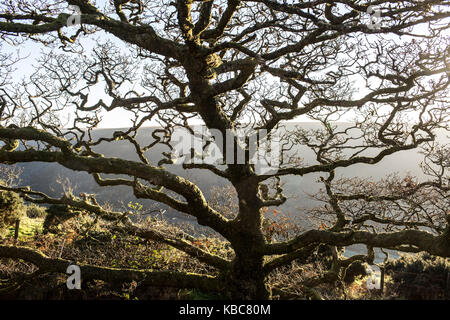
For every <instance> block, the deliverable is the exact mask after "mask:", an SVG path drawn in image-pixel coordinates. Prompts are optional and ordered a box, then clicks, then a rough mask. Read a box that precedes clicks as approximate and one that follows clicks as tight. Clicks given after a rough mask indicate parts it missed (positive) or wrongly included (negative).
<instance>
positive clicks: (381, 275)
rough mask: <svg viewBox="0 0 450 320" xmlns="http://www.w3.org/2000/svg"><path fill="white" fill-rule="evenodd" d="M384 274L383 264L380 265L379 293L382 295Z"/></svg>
mask: <svg viewBox="0 0 450 320" xmlns="http://www.w3.org/2000/svg"><path fill="white" fill-rule="evenodd" d="M384 274H385V270H384V266H383V267H380V294H381V295H383V292H384Z"/></svg>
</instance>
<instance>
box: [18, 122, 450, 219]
mask: <svg viewBox="0 0 450 320" xmlns="http://www.w3.org/2000/svg"><path fill="white" fill-rule="evenodd" d="M342 125H345V124H342ZM294 126H300V127H302V128H305V129H319V128H320V127H319V125H317V124H313V123H295V124H289V126H288V128H290V129H293V128H294ZM154 129H155V128H143V129H142V130H141V131H140V134H139V136H138V141H140V142H145V143H147V144H148V143H150V142H152V141H153V137H152V136H151V133H152V132H153V130H154ZM116 130H117V129H99V130H96V131H95V132H94V135H95V136H96V137H111V136H112V134H113V132H114V131H116ZM439 139H440V140H441V141H444V140H445V141H447V142H448V137H446V136H445V135H441V136H440V137H439ZM294 150H295V152H296V153H297V154H298V155H301V157H303V158H304V159H305V163H306V164H314V163H315V160H314V159H315V157H314V154H313V153H312V152H311V151H310V150H307V149H306V148H305V147H304V146H297V147H295V148H294ZM95 151H97V152H100V153H102V154H104V155H105V157H120V158H124V159H129V160H137V159H138V157H137V156H136V154H135V152H134V148H133V147H132V145H131V144H130V143H129V142H128V141H116V142H114V143H102V144H100V145H99V146H98V147H97V148H96V149H95ZM164 151H169V149H168V148H167V147H166V146H162V145H157V146H156V147H155V148H152V149H151V150H150V151H149V152H148V153H147V156H148V157H149V159H150V160H151V161H152V162H153V163H157V162H158V161H159V160H160V159H161V158H162V155H161V154H162V152H164ZM421 160H422V155H420V154H418V152H417V150H413V151H405V152H400V153H397V154H394V155H393V156H390V157H388V158H386V159H384V160H383V161H381V162H380V163H379V164H377V165H355V166H352V167H350V168H345V169H339V170H337V174H338V175H343V176H346V177H352V176H359V177H361V176H362V177H372V178H375V179H376V178H380V177H383V176H385V175H386V174H389V173H394V172H400V173H403V174H405V173H407V172H410V173H411V174H414V175H417V176H419V177H421V178H423V175H422V173H421V171H420V169H419V166H418V164H419V163H420V161H421ZM22 167H23V169H24V173H23V176H22V184H23V185H29V186H31V187H32V188H33V189H35V190H39V191H43V192H46V193H49V194H50V195H52V196H59V195H60V194H61V187H60V185H59V184H58V183H57V179H58V177H61V178H68V179H69V180H70V181H71V183H72V185H73V186H74V187H75V193H78V192H87V193H95V194H97V197H98V199H99V200H100V201H101V202H104V201H108V202H110V203H112V204H114V205H115V206H116V207H118V208H120V203H121V202H122V203H125V204H126V203H128V202H129V201H138V202H140V203H142V204H144V207H147V208H149V207H152V205H153V203H152V201H149V200H145V201H143V200H136V199H135V198H134V196H133V194H132V192H131V190H130V189H129V188H128V187H108V188H100V187H99V186H98V185H97V184H96V183H95V182H94V180H93V178H92V177H91V176H90V175H89V174H87V173H82V172H74V171H71V170H68V169H65V168H63V167H61V166H60V165H58V164H48V163H38V162H36V163H26V164H23V165H22ZM166 168H168V169H169V171H171V172H174V173H176V174H179V175H181V176H183V177H187V178H189V179H190V180H192V181H194V182H196V183H197V184H198V185H199V187H200V188H201V189H202V190H203V192H204V193H205V195H206V197H209V196H210V191H211V189H212V188H213V187H214V186H219V187H220V186H225V185H226V184H227V181H226V180H225V179H223V178H221V177H218V176H215V175H214V174H212V173H210V172H209V171H207V170H187V171H186V170H184V169H183V168H182V167H181V166H180V165H179V164H177V165H168V166H166ZM319 176H320V174H311V175H307V176H305V177H298V176H289V177H284V178H283V180H282V181H283V182H284V188H285V194H286V195H288V196H289V197H290V198H289V200H288V201H287V202H286V203H285V204H284V205H283V206H281V211H282V212H283V213H288V212H289V213H290V214H291V215H293V216H297V217H301V216H302V211H303V209H304V208H307V207H311V206H313V205H315V203H314V201H312V200H311V199H310V198H308V196H307V195H306V192H309V193H313V192H315V191H317V190H318V189H319V188H320V186H319V184H318V183H317V179H318V177H319ZM166 215H167V216H168V217H169V218H170V217H177V218H183V219H186V218H187V217H186V215H184V214H181V215H180V214H178V213H174V212H172V211H170V210H168V212H167V213H166ZM305 223H306V221H305Z"/></svg>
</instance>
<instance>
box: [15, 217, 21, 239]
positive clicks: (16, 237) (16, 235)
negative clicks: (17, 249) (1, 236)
mask: <svg viewBox="0 0 450 320" xmlns="http://www.w3.org/2000/svg"><path fill="white" fill-rule="evenodd" d="M19 227H20V219H17V220H16V227H15V229H14V242H17V239H19Z"/></svg>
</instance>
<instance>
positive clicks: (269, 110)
mask: <svg viewBox="0 0 450 320" xmlns="http://www.w3.org/2000/svg"><path fill="white" fill-rule="evenodd" d="M97 2H98V3H94V2H93V1H87V0H66V1H39V2H37V1H32V0H24V1H20V2H12V1H5V2H3V3H2V5H1V6H0V34H1V37H2V39H3V40H4V41H5V42H7V43H9V44H10V45H13V46H17V47H19V48H20V47H21V46H25V45H26V44H27V43H28V41H32V42H33V43H34V44H33V45H36V46H37V45H38V44H42V45H43V46H45V47H47V48H50V49H52V50H51V51H50V50H49V49H46V51H45V53H46V55H45V56H43V57H42V58H41V61H40V62H41V63H40V66H39V67H38V68H37V69H36V70H35V71H34V72H33V74H32V75H31V76H30V78H29V79H26V80H24V81H23V83H21V85H20V86H18V85H13V84H12V82H11V81H12V80H11V78H10V76H11V75H12V70H11V67H12V63H13V62H14V59H13V57H12V56H10V55H7V54H6V52H5V54H3V55H2V56H1V59H2V61H3V63H2V66H3V65H5V66H6V68H3V67H2V71H1V73H0V76H1V79H2V80H1V81H2V82H1V83H2V86H1V88H0V96H1V98H0V115H1V120H0V121H1V122H0V124H1V128H0V139H1V140H2V141H3V142H4V144H3V146H2V148H1V150H0V162H2V163H5V164H13V163H23V162H32V161H41V162H56V163H59V164H60V165H62V166H64V167H66V168H69V169H72V170H77V171H84V172H88V173H90V174H92V175H93V177H94V178H95V181H96V182H97V183H98V184H99V185H100V186H104V187H109V186H118V185H123V186H128V187H130V188H132V189H133V191H134V194H135V196H136V197H138V198H146V199H152V200H155V201H158V202H161V203H163V204H165V205H168V206H170V207H171V208H173V209H175V210H177V211H180V212H182V213H185V214H188V215H191V216H193V217H195V218H196V219H197V222H198V223H199V224H200V225H203V226H206V227H209V228H211V229H212V230H214V231H215V232H217V233H218V234H220V235H221V236H223V237H224V238H225V239H226V240H227V241H229V243H230V245H231V247H232V248H233V250H234V253H235V255H234V257H233V258H232V259H231V260H229V259H226V258H224V257H221V256H217V255H214V254H211V253H208V252H206V251H204V250H202V249H199V248H198V247H196V246H194V245H193V241H194V240H195V239H190V238H183V237H181V236H179V235H165V234H162V233H160V232H159V231H158V230H152V229H148V228H145V229H143V228H140V227H139V226H137V225H136V224H134V223H133V222H132V221H131V220H130V219H129V218H128V217H127V215H126V214H123V213H121V212H112V211H108V210H105V209H104V208H103V207H102V206H100V205H99V204H98V203H97V202H96V200H95V199H93V198H89V199H82V198H81V197H76V196H66V197H63V198H61V199H55V198H50V197H48V196H47V195H45V194H42V193H40V192H38V191H32V190H29V189H27V188H8V187H7V186H4V187H3V188H2V189H3V190H9V191H16V192H19V193H20V194H21V195H22V196H23V197H24V198H25V199H26V200H28V201H34V202H41V203H50V204H62V205H69V206H71V207H74V208H80V209H83V210H88V211H90V212H94V213H96V214H97V215H98V216H99V217H100V218H104V219H112V220H117V221H120V223H121V225H122V227H123V228H125V230H127V232H129V233H132V234H137V235H139V236H140V237H143V238H149V239H154V240H158V241H163V242H165V243H168V244H170V245H172V246H174V247H175V248H177V249H180V250H183V251H185V252H187V253H188V254H190V255H192V256H194V257H196V258H197V259H199V260H200V261H202V262H204V263H207V264H209V265H211V266H213V267H215V268H217V270H218V273H217V276H215V277H213V276H206V275H200V274H183V273H174V272H156V271H149V270H142V271H130V270H120V269H106V268H102V267H93V266H81V270H82V273H83V275H85V276H87V277H91V278H97V279H102V280H106V281H128V280H131V279H145V281H146V282H147V283H148V284H152V285H161V286H180V287H196V288H202V289H205V290H221V289H222V288H223V287H224V286H225V287H226V289H227V291H228V293H229V295H230V296H231V297H233V298H244V299H248V298H259V299H261V298H263V299H265V298H269V297H270V295H271V288H269V287H268V286H267V282H266V280H267V277H268V276H269V275H270V273H271V272H272V271H273V270H275V269H277V268H281V267H283V266H284V265H286V264H289V263H290V262H291V261H293V260H296V259H301V258H302V257H303V258H304V257H307V256H309V255H310V254H311V253H312V252H313V251H314V250H316V248H317V247H318V246H319V245H320V244H326V245H329V246H331V252H332V256H333V263H332V265H331V269H330V270H329V271H328V272H327V273H325V274H323V275H322V276H321V277H318V278H314V279H309V280H307V281H305V282H304V283H303V284H302V285H303V288H304V289H305V290H306V291H307V290H308V289H309V288H312V287H314V286H316V285H318V284H320V283H322V282H332V281H335V280H336V279H339V278H342V276H343V275H344V274H345V270H346V268H347V267H349V266H350V265H351V264H352V263H353V262H355V261H366V262H370V261H373V258H374V248H375V247H380V248H389V249H395V250H401V251H413V252H417V251H427V252H429V253H430V254H433V255H438V256H442V257H449V256H450V246H449V240H450V235H449V232H450V229H449V228H450V227H449V223H450V215H449V209H448V208H449V205H448V191H449V176H448V167H449V164H448V159H449V157H448V154H449V148H448V146H438V145H437V144H436V142H435V140H436V132H437V130H439V129H441V130H442V129H443V130H448V117H449V108H448V84H449V77H450V73H449V54H450V47H449V37H448V26H449V24H448V18H449V16H450V11H449V4H450V3H449V2H448V1H438V0H429V1H428V0H425V1H413V0H410V1H396V2H392V1H384V0H380V1H375V2H373V1H346V0H342V1H329V0H324V1H321V0H319V1H301V2H297V1H274V0H253V1H237V0H228V1H212V0H211V1H195V0H177V1H174V2H170V1H139V0H114V1H108V2H101V1H97ZM67 5H75V6H78V7H79V8H80V10H81V17H80V18H81V25H78V26H76V27H70V28H68V27H67V21H68V19H69V18H70V16H71V14H70V13H68V12H69V11H68V10H67ZM370 5H374V6H376V8H377V9H379V10H380V17H381V21H380V26H379V27H378V26H377V25H376V24H374V23H371V22H370V21H371V20H370V19H371V17H370V16H369V15H367V14H366V12H368V10H369V6H370ZM72 20H73V19H72ZM96 35H97V36H98V38H97V39H98V40H97V41H98V43H96V42H95V41H88V40H89V39H96V38H95V37H96ZM102 87H103V88H104V92H105V94H104V96H102V97H98V95H96V94H95V92H96V89H99V88H102ZM119 108H121V109H125V110H127V111H129V112H130V114H132V115H133V121H132V125H131V126H130V127H129V128H126V129H124V130H120V131H116V132H114V134H113V135H112V136H110V137H101V138H95V137H94V136H93V134H92V132H93V129H94V128H95V127H96V126H97V125H98V124H99V123H100V122H101V116H102V115H104V114H105V112H106V113H107V112H113V111H115V110H117V109H119ZM70 112H73V114H74V115H75V116H74V117H67V114H69V113H70ZM345 115H351V118H352V120H353V121H352V123H351V124H349V125H346V126H344V127H342V126H339V125H336V124H334V123H335V122H337V121H338V120H340V119H343V117H344V116H345ZM301 116H303V117H308V118H311V119H314V120H316V121H318V122H319V123H321V124H322V129H320V130H315V131H308V130H305V129H304V128H296V129H295V130H293V131H292V132H287V131H283V132H285V133H286V134H285V135H284V137H283V145H284V149H285V151H286V156H283V162H282V163H281V165H280V168H279V170H277V171H276V172H274V173H265V174H258V172H257V171H256V170H255V166H254V165H252V164H251V163H250V162H249V159H248V158H247V159H245V161H244V163H243V164H227V165H226V166H214V165H211V164H205V163H200V164H199V163H185V164H184V168H185V169H186V170H189V169H194V168H195V169H204V170H209V171H211V172H212V173H214V174H216V175H218V176H220V177H222V178H225V179H227V180H228V181H230V183H231V184H232V185H233V187H234V189H235V191H236V194H237V197H238V212H237V214H236V216H235V217H232V218H230V217H225V216H224V215H223V214H221V212H220V211H217V210H215V209H214V208H213V207H212V206H211V205H210V204H209V203H208V201H207V200H206V199H205V197H204V195H203V193H202V191H201V190H200V189H199V187H198V186H196V185H195V184H194V183H192V182H191V181H189V180H187V179H185V178H182V177H180V176H177V175H175V174H173V173H170V172H169V171H168V170H167V169H166V168H165V167H164V166H163V165H164V164H167V163H170V162H171V161H172V159H171V158H170V156H169V158H168V159H165V161H160V162H159V163H152V162H151V161H150V160H149V159H148V154H149V153H150V152H151V151H152V148H153V147H154V146H155V145H157V144H165V145H167V146H172V145H173V143H174V141H172V140H171V137H172V134H173V132H174V130H175V129H176V128H179V127H183V128H186V129H189V130H191V132H192V126H191V123H192V122H190V120H194V119H195V120H201V122H202V123H203V124H204V125H205V126H206V127H207V128H209V129H214V130H218V131H219V132H220V133H221V134H222V136H225V135H226V132H227V130H231V131H232V132H233V135H234V137H233V138H234V140H238V134H237V131H238V130H239V129H242V128H246V129H247V130H250V129H253V130H255V129H265V130H267V132H268V133H269V134H270V133H271V132H274V131H275V130H278V129H279V128H280V126H283V124H285V122H286V121H287V120H291V119H299V117H301ZM300 119H301V118H300ZM347 119H348V118H347ZM152 120H153V121H158V122H159V123H160V124H161V129H159V130H157V131H155V132H154V134H153V138H154V141H153V142H152V143H149V144H146V145H141V144H140V143H138V141H137V139H136V136H137V133H138V131H139V129H140V128H141V127H143V126H144V125H146V124H148V123H150V121H152ZM286 130H287V129H286ZM117 140H127V141H129V142H130V144H132V145H133V147H134V149H135V150H136V154H137V156H138V159H139V160H138V161H131V160H125V159H118V158H113V157H105V156H103V155H101V154H98V153H96V152H95V147H96V146H98V145H99V144H100V143H114V141H117ZM214 143H216V144H218V147H219V148H222V150H223V151H224V153H225V151H226V150H224V149H223V145H220V143H218V142H217V141H216V142H214ZM292 145H296V146H298V145H302V146H305V147H307V148H308V149H309V150H310V151H312V152H314V154H315V158H316V159H315V162H314V163H304V162H302V159H301V158H302V155H296V154H292V153H291V154H289V149H290V146H292ZM421 146H423V148H424V149H423V150H424V152H425V154H426V156H427V162H425V163H424V170H425V172H426V173H427V174H428V175H429V177H430V179H429V181H424V182H418V181H416V180H414V179H413V178H408V179H407V180H402V178H400V179H396V178H395V177H387V178H386V180H383V181H382V182H378V183H372V184H371V183H368V182H367V181H361V180H358V179H353V180H345V181H343V180H342V179H340V178H336V173H337V172H338V170H340V169H342V168H347V167H350V166H354V165H358V164H366V165H372V164H377V163H379V162H380V161H381V160H383V159H384V158H386V157H389V156H390V155H392V154H394V153H397V152H401V151H405V150H412V149H416V148H419V147H421ZM205 147H206V146H205ZM240 148H241V149H242V148H245V147H242V146H239V145H238V146H237V149H238V150H239V149H240ZM241 151H242V150H241ZM168 155H169V154H168ZM313 173H320V175H322V178H321V181H322V183H323V185H324V190H323V192H322V194H321V195H317V197H319V198H320V199H322V200H323V201H326V202H327V203H328V204H327V205H326V206H325V207H324V208H322V209H320V208H319V209H317V210H315V211H314V212H312V213H313V214H316V216H317V217H319V219H327V221H328V223H324V224H323V225H321V227H320V228H319V230H316V229H311V230H308V231H305V232H302V233H300V234H298V235H296V236H294V237H292V238H291V239H290V240H288V241H278V242H277V241H272V242H268V241H267V239H266V238H265V237H264V233H263V231H262V230H261V226H262V223H263V212H264V210H265V208H267V207H276V206H280V205H282V204H283V203H284V202H285V201H286V197H285V196H284V195H283V188H282V183H281V178H282V177H284V176H288V175H294V176H304V175H308V174H313ZM105 174H114V175H115V176H114V177H109V178H106V177H105V176H104V175H105ZM117 175H120V176H117ZM380 231H383V232H380ZM358 243H359V244H364V245H366V246H367V254H366V255H357V256H353V257H350V258H344V257H343V256H342V254H341V251H340V250H339V249H338V247H345V246H349V245H352V244H358ZM0 256H1V257H10V258H20V259H24V260H28V261H31V262H33V263H34V264H36V265H37V266H38V267H39V268H41V269H42V271H49V272H65V270H66V267H67V264H68V263H69V261H66V260H63V259H50V258H48V257H45V256H43V255H42V254H40V253H39V252H37V251H34V250H32V249H27V248H21V247H10V246H0Z"/></svg>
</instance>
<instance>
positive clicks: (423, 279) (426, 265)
mask: <svg viewBox="0 0 450 320" xmlns="http://www.w3.org/2000/svg"><path fill="white" fill-rule="evenodd" d="M449 272H450V260H449V259H445V258H440V257H436V256H432V255H430V254H428V253H424V254H420V255H413V256H402V257H400V258H399V259H396V260H394V261H392V262H389V263H388V264H387V265H386V273H388V274H390V275H391V277H392V282H393V286H394V288H393V290H395V291H396V294H397V295H399V296H401V297H403V298H406V299H443V298H445V291H446V287H447V275H448V273H449Z"/></svg>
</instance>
